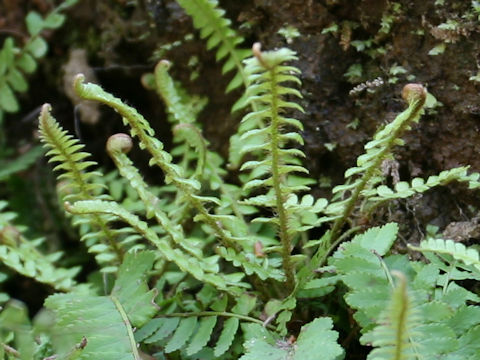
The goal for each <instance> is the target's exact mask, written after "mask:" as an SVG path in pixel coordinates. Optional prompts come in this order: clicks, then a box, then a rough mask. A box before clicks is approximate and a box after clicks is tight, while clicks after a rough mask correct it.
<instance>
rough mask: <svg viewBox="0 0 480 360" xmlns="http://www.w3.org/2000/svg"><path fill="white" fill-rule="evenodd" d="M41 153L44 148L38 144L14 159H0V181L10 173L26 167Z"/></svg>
mask: <svg viewBox="0 0 480 360" xmlns="http://www.w3.org/2000/svg"><path fill="white" fill-rule="evenodd" d="M43 153H44V150H43V149H42V148H41V147H40V146H35V147H33V148H31V149H30V150H28V151H27V152H26V153H25V154H22V155H20V156H18V157H16V158H15V160H11V161H8V162H7V161H4V160H0V181H4V180H6V179H7V178H8V177H10V176H11V175H13V174H15V173H18V172H20V171H23V170H25V169H28V168H29V167H30V166H32V164H34V163H35V161H36V160H37V159H38V158H39V157H40V156H42V155H43Z"/></svg>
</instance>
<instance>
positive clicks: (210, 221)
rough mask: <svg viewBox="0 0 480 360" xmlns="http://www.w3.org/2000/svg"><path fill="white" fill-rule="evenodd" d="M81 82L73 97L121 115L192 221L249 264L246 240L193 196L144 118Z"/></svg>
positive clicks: (191, 185) (193, 188) (193, 187)
mask: <svg viewBox="0 0 480 360" xmlns="http://www.w3.org/2000/svg"><path fill="white" fill-rule="evenodd" d="M83 80H84V77H83V76H82V75H78V76H77V77H76V79H75V83H74V87H75V90H76V92H77V94H78V95H79V96H80V97H82V98H84V99H87V100H96V101H99V102H102V103H104V104H106V105H109V106H110V107H112V108H113V109H115V110H116V111H117V112H118V113H119V114H120V115H121V116H122V118H123V121H124V123H125V124H128V125H129V126H130V134H131V135H132V137H138V138H139V144H140V148H142V149H146V150H147V151H148V152H149V153H150V155H151V156H152V158H151V160H150V164H151V165H158V166H159V167H160V168H161V170H162V171H163V172H164V174H165V181H166V182H167V184H168V183H171V184H173V185H174V186H175V187H176V188H177V190H178V191H180V192H181V193H182V195H183V197H184V199H185V201H187V202H188V203H189V204H190V205H191V206H192V207H193V208H194V209H195V210H196V211H197V215H196V216H195V217H194V220H195V221H201V222H203V223H205V224H206V225H207V226H208V227H209V228H210V229H211V231H212V232H213V233H214V234H215V236H216V237H217V239H218V240H219V241H220V242H221V243H222V245H223V246H225V247H227V248H231V249H234V250H235V251H236V252H237V257H236V258H237V259H238V258H241V259H242V261H241V263H239V265H240V266H245V265H247V264H249V263H250V261H249V259H248V258H247V257H246V256H245V254H243V253H242V252H241V251H240V249H241V246H242V244H245V245H248V244H249V241H248V239H246V238H245V237H235V236H233V235H232V234H231V232H230V231H228V230H226V227H223V225H222V224H223V222H224V218H225V217H229V216H225V215H214V214H211V213H210V212H209V210H207V206H210V204H211V203H212V202H213V203H219V201H218V199H216V198H215V197H206V196H201V195H197V194H196V193H197V192H198V191H199V190H200V183H199V182H198V181H196V180H194V179H188V178H186V177H185V176H184V174H183V170H182V168H181V167H179V166H178V165H175V164H173V163H172V156H171V155H170V154H169V153H167V152H166V151H164V150H163V144H162V143H161V142H160V141H159V140H158V139H156V138H155V137H154V135H155V132H154V130H153V129H152V128H151V127H150V125H149V124H148V122H147V121H146V120H145V118H144V117H143V116H142V115H140V114H139V113H138V112H137V111H136V110H135V109H134V108H132V107H129V106H127V105H125V104H124V103H123V102H122V101H121V100H120V99H118V98H116V97H114V96H113V95H111V94H109V93H107V92H105V91H104V90H103V89H102V88H101V87H100V86H98V85H95V84H91V83H88V84H84V83H83ZM229 218H232V217H229ZM245 248H248V246H245ZM249 266H250V265H249ZM253 268H254V269H258V270H259V271H260V269H261V266H260V265H258V266H257V265H256V264H253Z"/></svg>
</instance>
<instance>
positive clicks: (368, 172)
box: [321, 84, 427, 251]
mask: <svg viewBox="0 0 480 360" xmlns="http://www.w3.org/2000/svg"><path fill="white" fill-rule="evenodd" d="M426 94H427V93H426V90H425V88H424V87H423V86H422V85H419V84H408V85H406V86H405V87H404V89H403V92H402V96H403V98H404V99H405V101H407V103H408V108H407V109H406V110H405V111H404V112H402V113H401V114H399V115H398V116H397V117H396V119H395V120H394V121H393V122H391V123H389V124H388V125H387V126H385V127H384V128H383V129H381V130H380V131H379V132H377V133H376V134H375V136H374V138H373V140H372V141H370V142H368V143H367V144H366V145H365V150H366V152H365V153H364V154H363V155H361V156H359V157H358V159H357V166H356V167H353V168H350V169H348V170H347V171H346V172H345V178H346V179H349V178H352V180H353V176H354V175H357V174H358V175H360V176H359V177H358V178H357V179H355V180H353V181H351V182H348V181H347V183H346V185H341V186H337V187H335V188H334V189H333V193H334V194H341V196H340V197H341V199H342V200H340V201H338V202H335V203H332V204H330V206H329V207H328V208H327V210H326V213H327V214H328V215H329V216H330V219H335V222H334V224H333V227H332V237H331V240H330V241H331V242H332V243H333V242H335V241H336V240H337V238H338V236H339V234H340V231H341V229H342V227H343V225H344V224H345V222H346V221H347V219H348V218H349V217H350V215H351V213H352V211H353V210H354V208H355V205H356V204H357V200H358V199H359V198H360V196H361V194H362V192H363V191H364V190H365V189H367V188H368V187H369V186H370V187H371V186H373V185H374V183H375V182H376V181H377V180H376V179H375V175H376V173H377V172H378V171H379V169H380V165H381V163H382V161H383V160H384V159H385V158H386V157H387V156H389V155H390V153H391V150H392V148H393V146H395V145H403V144H404V142H403V140H402V139H401V138H400V137H401V136H402V134H403V133H404V132H405V131H407V130H409V129H410V128H411V125H412V123H415V122H418V120H419V119H420V116H421V114H422V113H423V105H424V104H425V99H426ZM321 251H323V250H321Z"/></svg>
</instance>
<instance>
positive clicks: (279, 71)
mask: <svg viewBox="0 0 480 360" xmlns="http://www.w3.org/2000/svg"><path fill="white" fill-rule="evenodd" d="M253 52H254V54H255V57H253V58H249V59H247V60H245V65H246V66H245V72H246V74H247V75H248V84H249V85H248V88H247V90H246V101H247V104H251V103H252V102H255V103H256V104H257V105H258V110H257V111H254V112H252V113H250V114H247V115H246V116H245V117H244V118H243V120H242V124H247V125H246V126H247V128H251V129H250V130H248V131H246V132H245V133H243V135H242V136H241V139H242V140H246V143H245V146H243V148H242V149H241V150H240V151H241V153H251V152H262V153H263V155H265V157H264V159H263V160H261V161H254V160H252V161H248V162H246V163H244V164H243V165H242V167H241V170H251V175H250V176H251V179H250V180H249V181H248V182H247V183H246V184H245V185H244V190H245V191H247V190H250V189H255V188H259V187H263V188H267V189H271V191H270V192H269V193H267V195H265V196H264V198H265V199H263V200H266V201H263V202H264V205H265V206H267V207H270V208H271V209H272V210H273V211H274V212H275V213H276V214H278V216H277V217H276V218H270V219H268V218H267V219H262V218H257V219H255V220H254V221H268V222H271V223H273V224H274V225H275V226H277V227H278V229H279V237H280V242H281V244H282V259H283V268H284V271H285V274H286V277H287V286H288V288H289V289H290V290H292V289H293V288H294V287H295V276H294V269H293V265H292V263H291V259H290V252H291V250H292V240H293V238H294V237H295V235H296V233H297V232H298V230H299V229H298V228H295V227H294V226H293V223H292V222H291V221H290V219H291V218H292V217H293V216H294V211H293V207H287V206H286V205H285V204H286V202H287V199H288V197H289V196H290V195H291V194H293V193H294V192H295V191H300V190H306V189H308V188H307V187H305V186H290V185H289V184H288V182H287V180H288V177H289V175H290V174H291V173H293V172H303V173H308V171H307V170H306V169H305V168H304V167H302V166H301V165H299V161H298V158H299V157H304V154H303V152H302V151H300V150H298V149H294V148H288V147H287V144H288V145H289V144H291V143H292V142H293V143H297V144H300V145H301V144H303V140H302V137H301V136H300V134H298V133H296V132H292V131H287V130H286V129H288V128H295V129H297V130H301V129H303V127H302V124H301V123H300V122H299V121H298V120H295V119H292V118H287V117H285V116H284V113H285V112H286V111H288V110H291V109H295V110H299V111H302V112H303V109H302V107H301V106H300V105H298V104H296V103H294V102H291V101H287V100H285V97H286V96H293V97H301V94H300V92H299V91H298V90H296V89H294V88H291V87H289V86H287V85H285V83H286V82H289V83H293V84H299V83H300V80H299V79H298V78H297V77H296V76H295V75H296V74H298V73H299V72H300V70H298V69H297V68H295V67H292V66H287V65H283V64H284V63H285V62H287V61H291V60H295V59H297V58H296V56H295V53H294V52H293V51H291V50H289V49H286V48H283V49H279V50H276V51H271V52H261V51H260V44H255V45H254V50H253ZM250 123H251V124H252V125H250ZM259 123H266V126H265V127H262V128H257V127H256V124H259ZM252 138H254V139H256V141H254V142H253V143H254V145H252V142H249V141H248V140H251V139H252ZM244 202H245V203H246V204H250V205H251V204H258V203H259V202H258V198H253V199H251V200H250V199H246V200H245V201H244Z"/></svg>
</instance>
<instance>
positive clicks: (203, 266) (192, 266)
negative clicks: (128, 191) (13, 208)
mask: <svg viewBox="0 0 480 360" xmlns="http://www.w3.org/2000/svg"><path fill="white" fill-rule="evenodd" d="M65 207H66V209H67V211H69V212H71V213H73V214H110V215H114V216H115V217H116V218H118V219H121V220H122V221H124V222H126V223H127V224H128V225H129V226H130V227H132V228H133V229H135V231H136V232H137V233H139V234H141V235H142V236H143V237H144V238H145V239H147V240H149V241H150V242H152V243H153V244H154V245H155V246H156V247H157V249H158V250H159V251H160V253H161V254H162V256H163V257H164V258H165V259H167V260H168V261H171V262H174V263H175V264H176V265H177V266H178V267H179V268H180V269H181V270H182V271H184V272H187V273H189V274H191V275H192V276H193V277H194V278H196V279H198V280H199V281H202V282H205V283H209V284H212V285H214V286H215V287H216V288H217V289H220V290H225V291H229V292H232V294H237V293H238V289H237V288H235V286H244V285H245V284H243V283H240V282H235V283H233V284H231V283H230V281H229V280H228V277H227V276H223V275H222V274H218V268H217V267H216V266H212V265H211V264H210V263H208V262H207V261H204V260H203V261H200V260H199V259H198V258H196V257H192V256H189V255H187V254H185V253H183V252H182V251H180V250H178V249H173V248H172V247H171V246H170V245H169V244H168V241H165V240H164V239H161V238H159V237H158V235H157V233H156V232H155V231H154V230H153V229H151V228H150V227H149V226H148V224H147V223H146V222H144V221H142V220H140V218H139V217H138V216H136V215H134V214H131V213H130V212H128V211H127V210H125V209H124V208H122V207H121V206H120V205H118V204H117V203H116V202H113V201H102V200H85V201H77V202H75V203H74V204H69V203H66V204H65ZM230 285H233V286H230Z"/></svg>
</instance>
